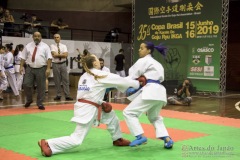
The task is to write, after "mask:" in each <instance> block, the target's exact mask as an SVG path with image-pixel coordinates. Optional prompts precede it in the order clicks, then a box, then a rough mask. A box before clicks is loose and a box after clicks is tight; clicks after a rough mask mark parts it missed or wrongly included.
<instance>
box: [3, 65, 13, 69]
mask: <svg viewBox="0 0 240 160" xmlns="http://www.w3.org/2000/svg"><path fill="white" fill-rule="evenodd" d="M10 68H13V66H10V67H6V68H5V69H10Z"/></svg>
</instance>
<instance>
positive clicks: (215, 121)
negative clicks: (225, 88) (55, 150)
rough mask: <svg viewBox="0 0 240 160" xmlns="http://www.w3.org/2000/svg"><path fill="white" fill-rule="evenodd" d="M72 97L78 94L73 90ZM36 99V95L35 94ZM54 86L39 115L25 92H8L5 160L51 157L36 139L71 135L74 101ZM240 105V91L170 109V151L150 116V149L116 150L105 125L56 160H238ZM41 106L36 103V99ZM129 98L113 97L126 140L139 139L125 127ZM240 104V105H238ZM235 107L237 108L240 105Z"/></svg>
mask: <svg viewBox="0 0 240 160" xmlns="http://www.w3.org/2000/svg"><path fill="white" fill-rule="evenodd" d="M70 90H71V95H72V97H75V96H76V90H75V89H74V88H70ZM34 97H36V95H34ZM54 97H55V94H54V88H52V87H50V90H49V93H48V94H47V95H46V102H45V107H46V110H44V111H40V110H38V109H37V107H36V103H32V106H31V107H30V108H29V109H25V108H24V107H23V105H24V103H25V97H24V94H23V93H22V95H21V96H20V97H18V98H15V97H14V96H13V95H12V94H11V93H5V94H4V100H3V101H1V102H0V159H1V160H15V159H16V160H33V159H40V160H41V159H46V158H45V157H42V156H41V154H40V149H39V147H38V145H37V141H38V140H39V139H41V138H46V139H47V138H53V137H59V136H65V135H69V134H71V133H72V131H73V130H74V128H75V124H74V123H71V122H70V119H71V117H72V115H73V111H72V109H73V103H74V101H70V102H66V101H63V100H64V97H63V98H62V101H59V102H56V101H53V98H54ZM239 101H240V94H239V93H236V92H235V93H228V94H227V95H226V96H225V97H224V98H222V97H217V96H214V95H209V94H207V93H199V94H198V95H195V96H194V97H193V103H192V104H191V106H172V105H167V106H166V107H164V108H163V110H162V111H161V115H162V116H163V117H164V122H165V125H166V127H167V129H168V131H169V134H170V135H171V137H172V138H173V140H174V141H175V144H174V147H173V149H171V150H166V149H164V148H163V142H162V141H160V140H157V139H156V138H155V134H154V128H153V127H152V126H151V125H150V124H149V122H148V120H147V118H146V116H145V115H142V116H141V117H140V121H141V123H142V126H143V128H144V130H145V135H146V136H147V137H148V143H147V144H146V145H142V146H138V147H114V146H112V141H111V138H110V136H109V133H108V132H107V131H106V130H105V128H106V126H104V125H100V126H99V127H97V128H92V129H91V131H90V133H89V135H88V136H87V138H86V139H85V140H84V142H83V144H82V145H81V146H79V147H77V148H75V149H72V150H69V151H68V152H67V153H63V154H58V155H53V156H52V157H50V158H48V159H53V160H92V159H98V160H112V159H114V160H164V159H168V160H169V159H171V160H182V159H187V160H193V159H194V160H195V159H211V160H212V159H213V160H215V159H216V160H219V159H222V160H238V159H239V157H240V141H239V140H238V138H239V135H240V108H239V104H238V102H239ZM34 102H36V101H34ZM127 103H128V101H127V100H126V99H125V98H121V99H116V100H114V99H112V105H113V107H114V110H115V112H116V113H117V116H118V117H119V119H120V121H121V128H122V132H123V137H124V138H127V139H129V140H134V137H133V136H132V135H130V133H129V130H128V129H127V127H126V124H125V122H124V118H123V115H122V110H123V109H124V108H125V106H126V105H127ZM239 103H240V102H239ZM235 105H236V106H235Z"/></svg>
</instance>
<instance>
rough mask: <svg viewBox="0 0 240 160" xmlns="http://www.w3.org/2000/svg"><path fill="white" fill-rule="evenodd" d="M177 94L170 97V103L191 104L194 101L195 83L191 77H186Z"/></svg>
mask: <svg viewBox="0 0 240 160" xmlns="http://www.w3.org/2000/svg"><path fill="white" fill-rule="evenodd" d="M176 94H177V95H175V96H172V97H168V103H169V104H173V105H188V106H189V105H190V104H191V102H192V97H191V96H192V94H193V85H192V82H191V80H190V79H185V80H184V81H183V83H182V84H180V85H179V86H178V88H177V91H176Z"/></svg>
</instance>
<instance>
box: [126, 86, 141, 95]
mask: <svg viewBox="0 0 240 160" xmlns="http://www.w3.org/2000/svg"><path fill="white" fill-rule="evenodd" d="M139 89H140V88H138V89H134V88H132V87H129V88H128V89H127V91H126V94H127V96H131V95H132V94H134V93H136V92H137V91H138V90H139Z"/></svg>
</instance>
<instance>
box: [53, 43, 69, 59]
mask: <svg viewBox="0 0 240 160" xmlns="http://www.w3.org/2000/svg"><path fill="white" fill-rule="evenodd" d="M50 48H51V52H56V53H58V47H57V43H55V44H51V45H50ZM59 49H60V54H63V53H66V52H68V50H67V46H66V45H65V44H62V43H59ZM66 60H67V58H59V57H57V58H53V60H52V62H53V63H62V62H66Z"/></svg>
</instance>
